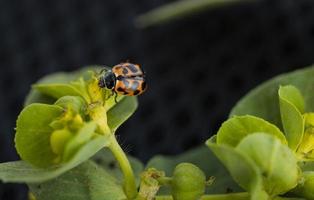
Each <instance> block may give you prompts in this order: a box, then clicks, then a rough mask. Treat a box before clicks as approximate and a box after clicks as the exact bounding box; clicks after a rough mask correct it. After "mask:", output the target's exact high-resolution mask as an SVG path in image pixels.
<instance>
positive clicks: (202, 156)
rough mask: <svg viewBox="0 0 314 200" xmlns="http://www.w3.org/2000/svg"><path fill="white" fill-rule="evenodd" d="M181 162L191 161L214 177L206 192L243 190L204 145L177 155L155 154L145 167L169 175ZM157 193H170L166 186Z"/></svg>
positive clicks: (206, 173)
mask: <svg viewBox="0 0 314 200" xmlns="http://www.w3.org/2000/svg"><path fill="white" fill-rule="evenodd" d="M182 162H189V163H193V164H195V165H196V166H198V167H199V168H200V169H201V170H202V171H204V173H205V175H206V176H207V177H209V176H214V177H215V181H214V183H213V184H212V185H210V186H209V187H207V190H206V191H207V193H211V194H217V193H227V192H230V191H232V192H240V191H243V190H242V189H241V188H240V187H239V186H238V185H237V183H235V182H234V180H233V179H232V177H231V176H230V175H229V173H228V171H227V170H226V168H225V167H224V166H223V165H222V164H221V163H220V162H219V160H218V159H217V158H216V157H215V155H214V154H213V153H212V152H211V151H210V150H209V149H208V148H207V147H206V146H205V145H204V146H203V145H202V146H200V147H197V148H195V149H192V150H189V151H187V152H185V153H183V154H180V155H177V156H162V155H157V156H155V157H153V158H152V159H151V160H150V161H149V162H148V163H147V166H146V168H150V167H154V168H156V169H158V170H163V171H165V173H166V175H168V176H171V175H172V173H173V170H174V168H175V167H176V165H177V164H179V163H182ZM159 194H170V191H169V189H168V188H167V187H162V188H161V191H160V192H159Z"/></svg>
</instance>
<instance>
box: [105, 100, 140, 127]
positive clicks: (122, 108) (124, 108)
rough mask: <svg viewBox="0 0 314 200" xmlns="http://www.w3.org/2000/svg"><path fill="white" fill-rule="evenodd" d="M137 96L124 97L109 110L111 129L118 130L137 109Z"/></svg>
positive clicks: (108, 116)
mask: <svg viewBox="0 0 314 200" xmlns="http://www.w3.org/2000/svg"><path fill="white" fill-rule="evenodd" d="M137 106H138V103H137V98H136V97H124V98H123V99H122V100H121V101H119V102H118V103H117V104H115V106H114V107H112V108H111V109H110V110H109V111H108V112H107V118H108V126H109V128H110V130H112V131H116V130H117V128H118V127H119V126H120V125H121V124H123V122H125V121H126V120H127V119H128V118H129V117H130V116H131V115H132V114H133V113H134V112H135V110H136V109H137Z"/></svg>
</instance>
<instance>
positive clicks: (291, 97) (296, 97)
mask: <svg viewBox="0 0 314 200" xmlns="http://www.w3.org/2000/svg"><path fill="white" fill-rule="evenodd" d="M278 94H279V98H281V99H283V100H286V101H288V102H289V103H291V104H292V105H294V106H295V107H296V108H297V110H298V111H299V112H300V113H302V114H303V113H304V107H305V106H304V99H303V96H302V94H301V93H300V91H299V90H298V88H296V87H294V86H293V85H286V86H280V87H279V91H278Z"/></svg>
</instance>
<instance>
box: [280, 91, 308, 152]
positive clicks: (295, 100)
mask: <svg viewBox="0 0 314 200" xmlns="http://www.w3.org/2000/svg"><path fill="white" fill-rule="evenodd" d="M278 94H279V105H280V114H281V121H282V125H283V128H284V131H285V134H286V138H287V140H288V145H289V147H290V148H291V149H293V150H296V149H297V148H298V146H299V145H300V143H301V141H302V137H303V133H304V118H303V116H302V112H303V111H304V100H303V97H302V95H301V93H300V92H299V90H298V89H296V88H295V87H293V86H290V85H288V86H284V87H280V88H279V91H278Z"/></svg>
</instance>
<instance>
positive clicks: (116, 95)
mask: <svg viewBox="0 0 314 200" xmlns="http://www.w3.org/2000/svg"><path fill="white" fill-rule="evenodd" d="M114 93H115V96H114V102H116V103H118V101H117V97H118V93H116V92H114Z"/></svg>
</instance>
